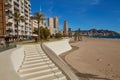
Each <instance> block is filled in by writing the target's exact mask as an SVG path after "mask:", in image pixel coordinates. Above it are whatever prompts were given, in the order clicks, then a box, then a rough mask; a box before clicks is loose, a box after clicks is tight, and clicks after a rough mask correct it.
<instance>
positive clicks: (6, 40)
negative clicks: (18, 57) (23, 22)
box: [5, 36, 10, 48]
mask: <svg viewBox="0 0 120 80" xmlns="http://www.w3.org/2000/svg"><path fill="white" fill-rule="evenodd" d="M9 39H10V37H9V36H5V44H6V48H8V47H9V44H10V42H9Z"/></svg>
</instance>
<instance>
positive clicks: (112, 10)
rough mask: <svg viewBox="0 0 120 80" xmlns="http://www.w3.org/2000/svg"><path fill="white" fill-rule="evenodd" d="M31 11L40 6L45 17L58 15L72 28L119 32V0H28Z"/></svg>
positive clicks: (60, 26)
mask: <svg viewBox="0 0 120 80" xmlns="http://www.w3.org/2000/svg"><path fill="white" fill-rule="evenodd" d="M30 1H31V8H32V13H35V12H37V11H39V10H40V6H41V8H42V12H43V13H44V14H45V15H46V17H47V18H48V17H54V16H58V17H59V28H60V29H62V28H63V22H64V20H67V21H68V24H69V25H68V27H70V28H72V29H73V30H77V29H78V28H80V29H81V30H88V29H92V28H96V29H108V30H114V31H117V32H120V0H30Z"/></svg>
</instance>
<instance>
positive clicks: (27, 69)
mask: <svg viewBox="0 0 120 80" xmlns="http://www.w3.org/2000/svg"><path fill="white" fill-rule="evenodd" d="M51 66H55V64H53V63H52V64H50V65H42V66H36V67H33V68H26V69H25V68H21V69H20V71H19V72H24V71H29V70H34V69H40V68H45V67H51Z"/></svg>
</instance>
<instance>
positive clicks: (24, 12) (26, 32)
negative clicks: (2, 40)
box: [0, 0, 32, 36]
mask: <svg viewBox="0 0 120 80" xmlns="http://www.w3.org/2000/svg"><path fill="white" fill-rule="evenodd" d="M1 1H4V0H1ZM3 6H4V10H5V15H3V17H5V18H6V34H9V35H17V24H16V21H15V20H14V19H12V18H10V17H11V16H12V14H14V13H15V12H18V13H20V15H21V16H24V17H25V20H26V22H20V23H19V25H18V30H19V31H18V33H19V35H20V36H31V34H32V28H31V23H30V12H31V8H30V6H31V4H30V1H29V0H5V2H4V4H3ZM1 7H2V6H0V8H1Z"/></svg>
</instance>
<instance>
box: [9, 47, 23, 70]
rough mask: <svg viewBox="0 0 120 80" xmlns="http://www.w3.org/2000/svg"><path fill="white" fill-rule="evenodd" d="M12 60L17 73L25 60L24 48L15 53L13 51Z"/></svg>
mask: <svg viewBox="0 0 120 80" xmlns="http://www.w3.org/2000/svg"><path fill="white" fill-rule="evenodd" d="M10 58H11V61H12V64H13V67H14V70H15V71H16V72H17V71H18V69H19V68H20V66H21V64H22V62H23V59H24V47H21V48H18V49H16V50H15V51H13V52H12V54H11V56H10Z"/></svg>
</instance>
